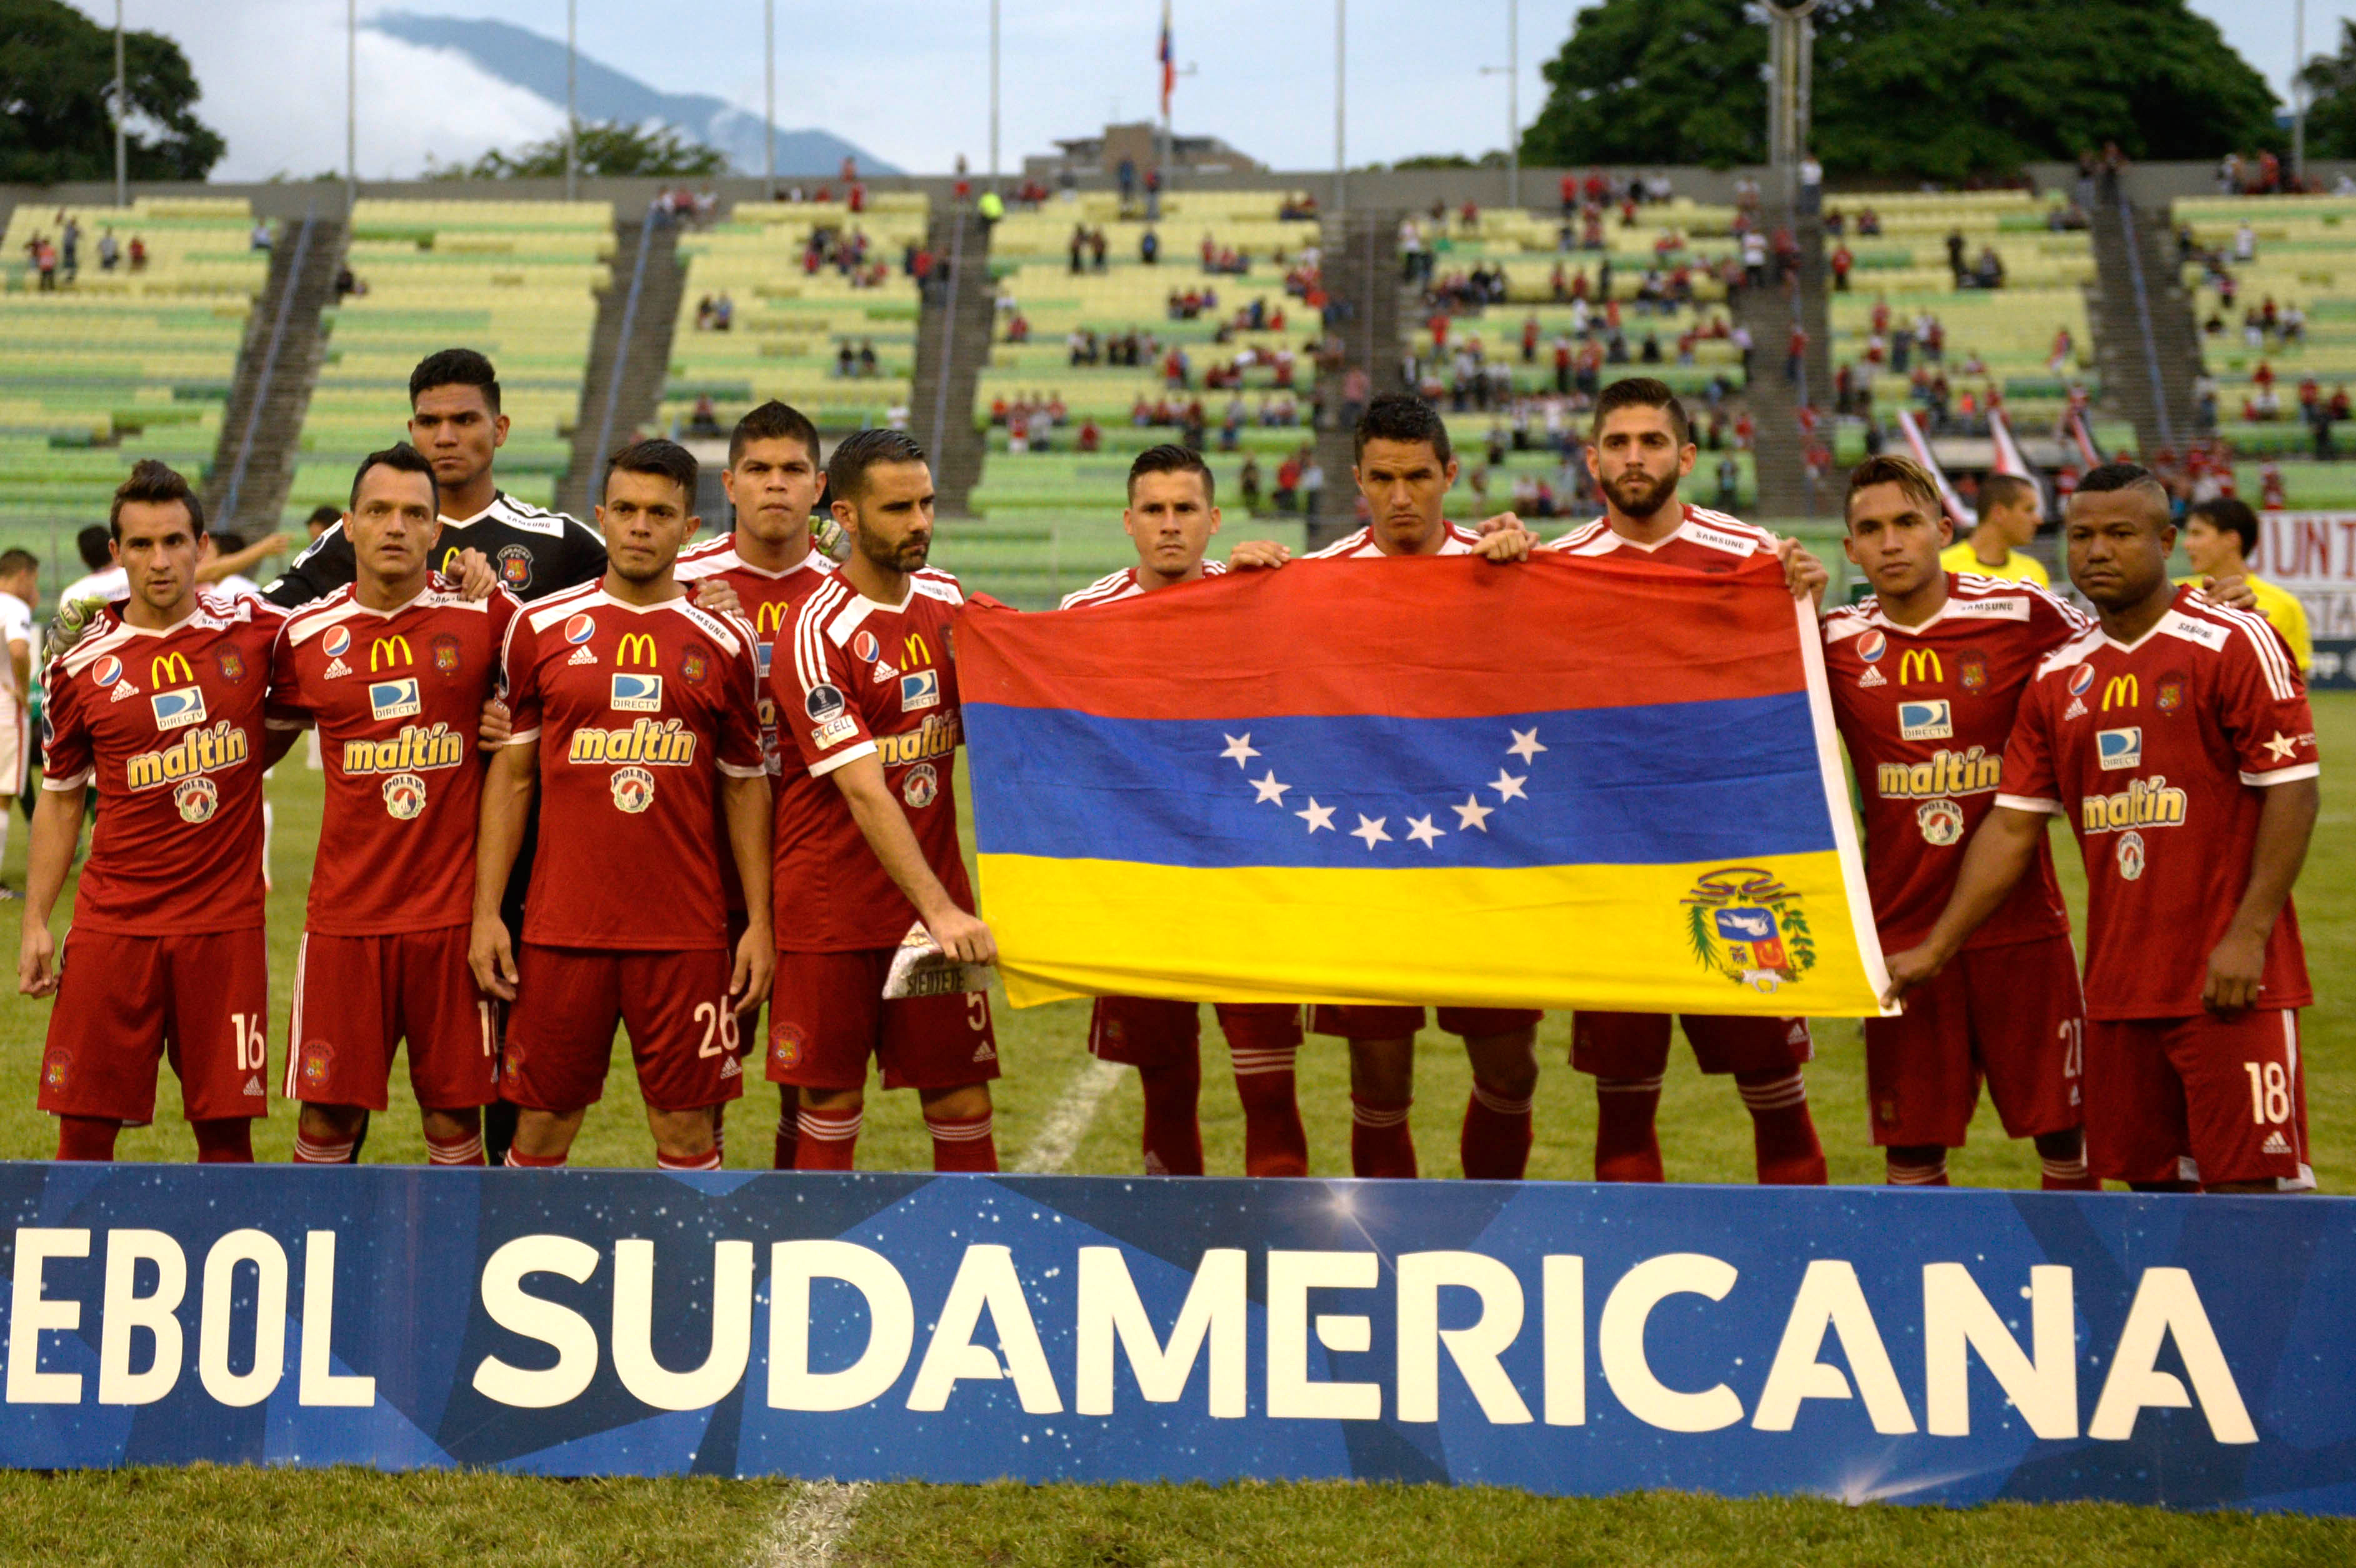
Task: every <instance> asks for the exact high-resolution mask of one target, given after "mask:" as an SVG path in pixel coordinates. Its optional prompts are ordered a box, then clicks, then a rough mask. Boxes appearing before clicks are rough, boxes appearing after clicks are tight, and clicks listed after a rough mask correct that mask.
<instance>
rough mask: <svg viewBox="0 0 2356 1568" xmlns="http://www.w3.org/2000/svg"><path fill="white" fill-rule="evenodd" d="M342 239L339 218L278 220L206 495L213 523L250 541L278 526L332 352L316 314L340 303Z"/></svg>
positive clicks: (223, 417) (248, 321) (223, 416)
mask: <svg viewBox="0 0 2356 1568" xmlns="http://www.w3.org/2000/svg"><path fill="white" fill-rule="evenodd" d="M346 238H347V232H346V228H345V224H344V220H342V219H341V218H321V217H316V216H312V217H305V218H299V219H289V220H286V221H285V222H284V223H282V224H280V225H279V228H278V236H277V240H276V242H275V243H274V244H273V246H272V247H271V252H270V274H269V276H268V278H267V280H266V281H265V282H264V283H263V285H262V295H261V297H260V298H258V299H256V300H255V301H254V304H253V310H252V313H251V314H250V315H249V316H248V317H246V326H245V342H244V345H243V347H241V349H239V350H238V357H237V380H236V381H235V382H234V383H232V384H231V386H230V396H229V404H228V406H227V407H226V408H225V409H224V410H223V411H222V413H221V428H220V442H219V444H218V445H217V446H215V448H214V452H213V461H212V467H210V468H209V470H207V472H206V475H205V484H204V499H205V515H206V517H207V518H208V520H209V521H210V522H211V523H212V525H213V526H214V527H216V528H220V529H226V530H232V531H235V532H242V533H245V534H247V535H248V536H249V539H248V542H252V539H253V538H258V537H260V536H261V535H262V534H264V533H268V532H274V531H275V530H276V529H277V528H278V526H279V522H280V521H281V520H280V514H281V513H282V512H283V511H284V510H285V507H286V495H287V492H288V490H289V489H292V488H293V486H294V483H295V454H296V453H297V451H298V450H299V449H300V447H301V445H302V436H303V416H304V414H305V413H306V412H308V411H309V409H310V406H311V389H312V387H313V386H314V385H316V383H317V381H318V379H319V361H320V357H321V354H322V352H323V351H324V349H325V347H326V335H325V334H324V333H323V332H322V331H321V330H320V328H321V319H320V313H321V312H322V311H323V310H325V309H326V308H327V306H328V305H329V304H331V303H332V302H333V301H334V299H335V296H336V274H337V271H338V270H339V269H340V268H341V267H342V266H343V262H344V244H345V241H346Z"/></svg>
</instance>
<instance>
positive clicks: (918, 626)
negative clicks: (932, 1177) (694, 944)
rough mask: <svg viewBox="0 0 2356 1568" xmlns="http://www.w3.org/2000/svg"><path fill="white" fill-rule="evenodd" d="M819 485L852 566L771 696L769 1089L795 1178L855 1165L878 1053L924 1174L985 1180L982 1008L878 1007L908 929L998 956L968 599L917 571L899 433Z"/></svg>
mask: <svg viewBox="0 0 2356 1568" xmlns="http://www.w3.org/2000/svg"><path fill="white" fill-rule="evenodd" d="M826 484H827V493H828V495H829V497H830V501H829V506H830V509H831V510H832V511H833V513H834V517H835V521H838V522H839V523H841V525H842V528H843V530H844V532H846V533H848V534H849V535H850V537H851V558H850V559H849V560H847V561H845V562H844V563H843V564H842V569H841V571H840V572H838V573H836V574H835V575H834V578H833V580H832V581H830V582H828V583H826V584H824V585H821V586H820V587H819V590H818V592H816V593H815V594H812V595H811V596H809V600H808V601H807V602H805V603H804V604H803V606H802V609H801V614H800V615H799V616H798V617H797V618H795V620H794V632H793V647H792V657H791V658H790V659H787V658H780V659H779V660H776V667H775V669H774V671H772V675H771V681H770V684H771V688H772V690H773V691H774V692H775V693H776V703H777V724H778V727H779V734H778V737H777V739H778V745H779V747H780V749H781V750H782V749H783V748H784V744H785V740H786V736H787V733H788V732H789V733H790V734H791V736H792V737H793V752H792V757H793V762H792V763H791V764H789V765H788V766H787V770H786V776H785V781H784V784H783V786H782V788H780V789H778V791H777V831H776V843H777V876H776V932H777V945H778V952H777V969H776V974H777V982H776V991H775V993H774V994H773V997H772V1001H771V1004H770V1007H769V1065H768V1074H769V1079H770V1081H771V1082H773V1083H778V1084H788V1085H791V1086H793V1087H794V1089H795V1090H797V1092H798V1102H799V1105H800V1112H799V1123H800V1125H799V1133H800V1135H799V1138H798V1147H797V1150H796V1154H795V1159H794V1163H795V1166H796V1168H798V1169H800V1170H806V1171H810V1170H849V1169H850V1168H851V1156H852V1155H853V1153H854V1152H855V1150H856V1147H857V1144H858V1139H859V1127H860V1122H861V1119H862V1114H863V1108H864V1105H865V1095H864V1090H863V1086H864V1085H865V1083H866V1081H867V1063H868V1059H869V1058H871V1057H873V1058H876V1059H877V1060H879V1061H880V1062H881V1064H882V1066H883V1087H885V1088H886V1089H913V1090H916V1094H917V1098H918V1100H919V1101H921V1102H922V1103H923V1105H924V1112H925V1126H926V1130H927V1131H928V1132H930V1133H931V1134H932V1139H933V1168H934V1169H936V1170H942V1171H992V1170H996V1169H997V1168H998V1151H997V1145H996V1144H995V1142H994V1141H993V1139H992V1137H991V1101H990V1080H991V1079H994V1078H996V1077H997V1076H998V1037H997V1034H996V1032H995V1031H994V1030H993V1028H992V1027H991V1018H990V997H989V995H988V994H987V993H982V992H965V993H951V994H948V995H941V996H908V997H897V998H894V999H893V1000H890V1001H886V1000H884V997H883V984H884V981H885V979H886V978H887V976H888V975H889V973H890V971H891V967H892V959H893V955H894V952H895V951H896V950H898V948H899V946H900V943H901V939H902V938H904V937H905V936H906V935H907V933H908V931H909V929H910V928H911V927H912V926H913V925H914V924H915V923H916V922H917V921H919V920H921V921H922V922H923V923H924V927H925V929H926V930H927V931H928V932H930V933H931V934H932V938H933V940H934V941H936V942H937V943H938V944H939V945H940V948H941V950H942V951H943V952H944V953H946V954H948V956H949V957H950V958H952V959H955V960H957V961H960V962H964V963H988V962H990V961H991V960H992V959H993V958H995V957H996V956H997V953H998V945H997V943H996V942H995V941H994V940H992V938H991V934H990V928H989V927H988V926H986V925H984V924H983V923H982V921H981V920H980V918H978V917H977V916H976V915H974V913H973V912H972V911H973V901H974V900H973V889H972V887H971V886H969V883H968V881H967V878H966V871H965V860H964V857H963V855H962V854H960V853H959V851H958V830H957V792H956V787H955V786H956V777H957V774H956V768H957V748H958V743H959V740H960V738H961V736H962V735H963V729H964V725H963V719H962V716H961V714H960V711H959V708H958V680H957V650H956V646H955V644H954V642H953V641H952V638H951V623H952V622H953V621H954V620H955V619H956V617H957V611H958V606H959V605H961V604H963V603H964V602H965V595H964V593H963V591H962V590H960V589H959V588H958V582H957V579H956V578H954V577H952V576H950V575H948V573H946V572H937V571H934V570H931V569H929V568H927V567H926V564H925V562H926V557H927V556H928V555H929V554H930V553H931V551H932V542H933V477H932V470H931V468H930V467H928V466H927V464H926V460H925V453H924V448H923V447H921V446H917V445H916V442H914V441H912V440H910V439H909V438H908V436H907V435H905V434H904V433H902V432H900V431H896V430H862V431H861V432H860V433H859V434H857V435H852V436H851V437H849V438H848V439H846V440H844V441H843V442H842V443H841V445H840V446H837V447H836V448H835V449H834V456H832V458H831V459H830V460H829V462H828V464H827V473H826ZM747 891H748V893H749V891H750V889H749V887H748V889H747Z"/></svg>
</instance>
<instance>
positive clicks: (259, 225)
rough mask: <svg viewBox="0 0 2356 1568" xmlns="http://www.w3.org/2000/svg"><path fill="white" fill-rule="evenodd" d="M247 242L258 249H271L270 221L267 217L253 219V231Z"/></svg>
mask: <svg viewBox="0 0 2356 1568" xmlns="http://www.w3.org/2000/svg"><path fill="white" fill-rule="evenodd" d="M247 244H249V245H250V246H252V248H253V249H254V250H257V251H266V250H268V249H270V223H269V220H267V219H262V218H257V219H255V220H253V233H252V236H251V237H249V239H248V240H247Z"/></svg>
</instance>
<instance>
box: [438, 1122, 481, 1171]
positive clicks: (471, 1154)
mask: <svg viewBox="0 0 2356 1568" xmlns="http://www.w3.org/2000/svg"><path fill="white" fill-rule="evenodd" d="M425 1162H426V1164H428V1165H481V1164H482V1163H483V1130H482V1129H481V1128H480V1127H473V1128H470V1129H468V1130H467V1133H466V1136H465V1137H463V1138H454V1139H452V1140H450V1141H449V1142H448V1143H446V1144H445V1143H443V1142H441V1141H440V1140H438V1139H436V1138H435V1137H434V1135H433V1134H432V1133H427V1134H426V1135H425Z"/></svg>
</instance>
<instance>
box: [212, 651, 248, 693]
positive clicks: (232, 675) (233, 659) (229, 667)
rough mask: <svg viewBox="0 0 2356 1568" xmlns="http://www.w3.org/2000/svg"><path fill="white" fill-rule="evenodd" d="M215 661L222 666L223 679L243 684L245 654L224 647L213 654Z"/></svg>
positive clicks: (232, 683)
mask: <svg viewBox="0 0 2356 1568" xmlns="http://www.w3.org/2000/svg"><path fill="white" fill-rule="evenodd" d="M213 663H214V664H215V665H217V666H219V667H220V677H221V679H222V680H224V681H226V682H229V683H230V685H232V686H235V685H238V684H241V682H243V681H244V680H245V655H244V654H242V653H240V652H239V651H238V650H236V649H234V648H224V649H222V650H220V652H219V653H216V654H214V655H213Z"/></svg>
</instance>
